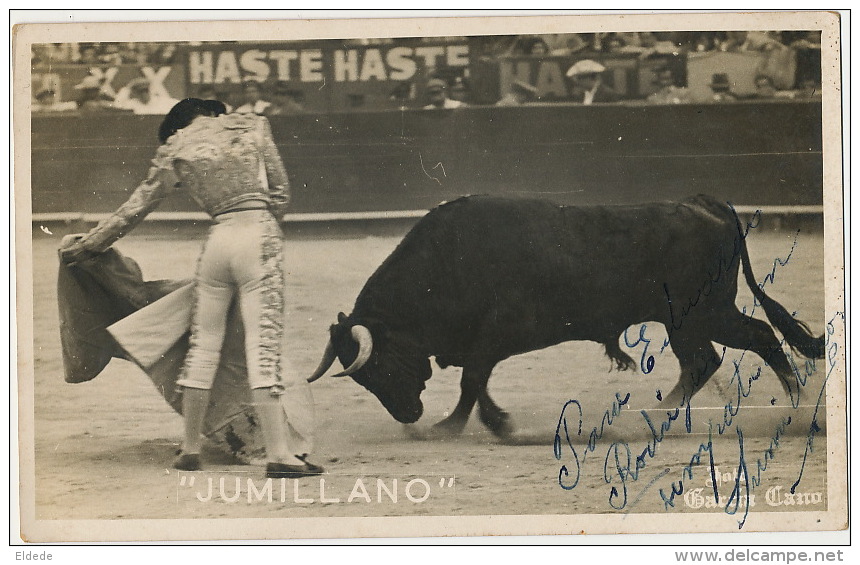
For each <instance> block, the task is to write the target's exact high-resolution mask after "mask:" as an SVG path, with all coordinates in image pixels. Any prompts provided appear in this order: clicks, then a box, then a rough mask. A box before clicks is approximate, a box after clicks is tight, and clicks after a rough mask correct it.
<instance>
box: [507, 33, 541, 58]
mask: <svg viewBox="0 0 860 565" xmlns="http://www.w3.org/2000/svg"><path fill="white" fill-rule="evenodd" d="M548 53H549V45H547V43H546V41H544V39H543V38H542V37H539V36H536V35H521V36H519V37H517V38H516V40H515V41H514V42H513V44H512V45H511V47H510V51H508V53H507V54H508V55H534V56H536V57H537V56H543V55H546V54H548Z"/></svg>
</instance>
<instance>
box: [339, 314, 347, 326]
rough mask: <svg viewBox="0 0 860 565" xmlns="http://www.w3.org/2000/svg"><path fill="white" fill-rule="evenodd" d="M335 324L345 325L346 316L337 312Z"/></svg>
mask: <svg viewBox="0 0 860 565" xmlns="http://www.w3.org/2000/svg"><path fill="white" fill-rule="evenodd" d="M337 323H338V324H345V323H346V314H344V313H343V312H338V313H337Z"/></svg>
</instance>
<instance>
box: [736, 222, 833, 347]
mask: <svg viewBox="0 0 860 565" xmlns="http://www.w3.org/2000/svg"><path fill="white" fill-rule="evenodd" d="M732 211H733V212H734V209H732ZM735 220H736V221H737V226H738V236H739V237H740V247H741V249H740V252H741V261H742V263H743V269H744V278H745V279H746V281H747V286H748V287H749V288H750V290H751V291H752V293H753V296H755V298H756V300H757V301H758V303H759V304H761V305H762V307H763V308H764V313H765V314H766V315H767V319H768V320H770V322H771V323H772V324H773V325H775V326H776V327H777V329H779V331H780V332H782V335H783V336H785V340H786V341H787V342H788V345H789V346H790V347H791V348H792V349H793V350H794V351H796V352H798V353H800V354H801V355H803V356H804V357H807V358H809V359H821V358H823V357H824V335H821V336H820V337H815V336H814V335H813V334H812V331H811V330H810V329H809V326H807V325H806V324H805V323H803V322H801V321H800V320H797V319H796V318H795V317H794V316H792V315H791V313H790V312H789V311H788V310H786V309H785V307H784V306H783V305H782V304H780V303H779V302H777V301H776V300H774V299H772V298H770V297H769V296H768V295H766V294H765V293H764V290H762V288H761V287H760V286H759V285H758V283H757V282H756V280H755V276H754V275H753V271H752V265H750V256H749V252H748V251H747V243H746V238H745V237H744V232H743V228H742V226H741V221H740V218H738V216H737V213H735Z"/></svg>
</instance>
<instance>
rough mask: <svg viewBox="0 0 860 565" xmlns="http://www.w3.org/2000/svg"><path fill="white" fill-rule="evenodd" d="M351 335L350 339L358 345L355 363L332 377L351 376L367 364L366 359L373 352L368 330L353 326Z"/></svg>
mask: <svg viewBox="0 0 860 565" xmlns="http://www.w3.org/2000/svg"><path fill="white" fill-rule="evenodd" d="M351 333H352V339H354V340H355V342H356V343H357V344H358V355H357V356H356V358H355V361H353V362H352V365H350V366H349V367H347V368H346V369H344V370H343V371H341V372H340V373H337V374H336V375H332V377H345V376H347V375H351V374H353V373H354V372H356V371H358V370H359V369H361V368H362V367H364V364H365V363H367V360H368V359H370V353H371V352H372V351H373V336H371V335H370V330H369V329H367V328H365V327H364V326H359V325H355V326H352V331H351Z"/></svg>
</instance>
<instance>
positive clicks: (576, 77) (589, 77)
mask: <svg viewBox="0 0 860 565" xmlns="http://www.w3.org/2000/svg"><path fill="white" fill-rule="evenodd" d="M605 70H606V67H604V66H603V65H601V64H600V63H598V62H597V61H592V60H591V59H583V60H582V61H577V62H576V64H574V65H573V66H572V67H570V68H569V69H568V70H567V78H568V79H570V81H571V95H572V97H573V100H574V102H579V103H581V104H605V103H611V102H618V101H619V100H621V96H619V95H618V93H617V92H615V91H614V90H612V89H611V88H609V87H608V86H605V85H604V84H603V76H602V73H603V71H605Z"/></svg>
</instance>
